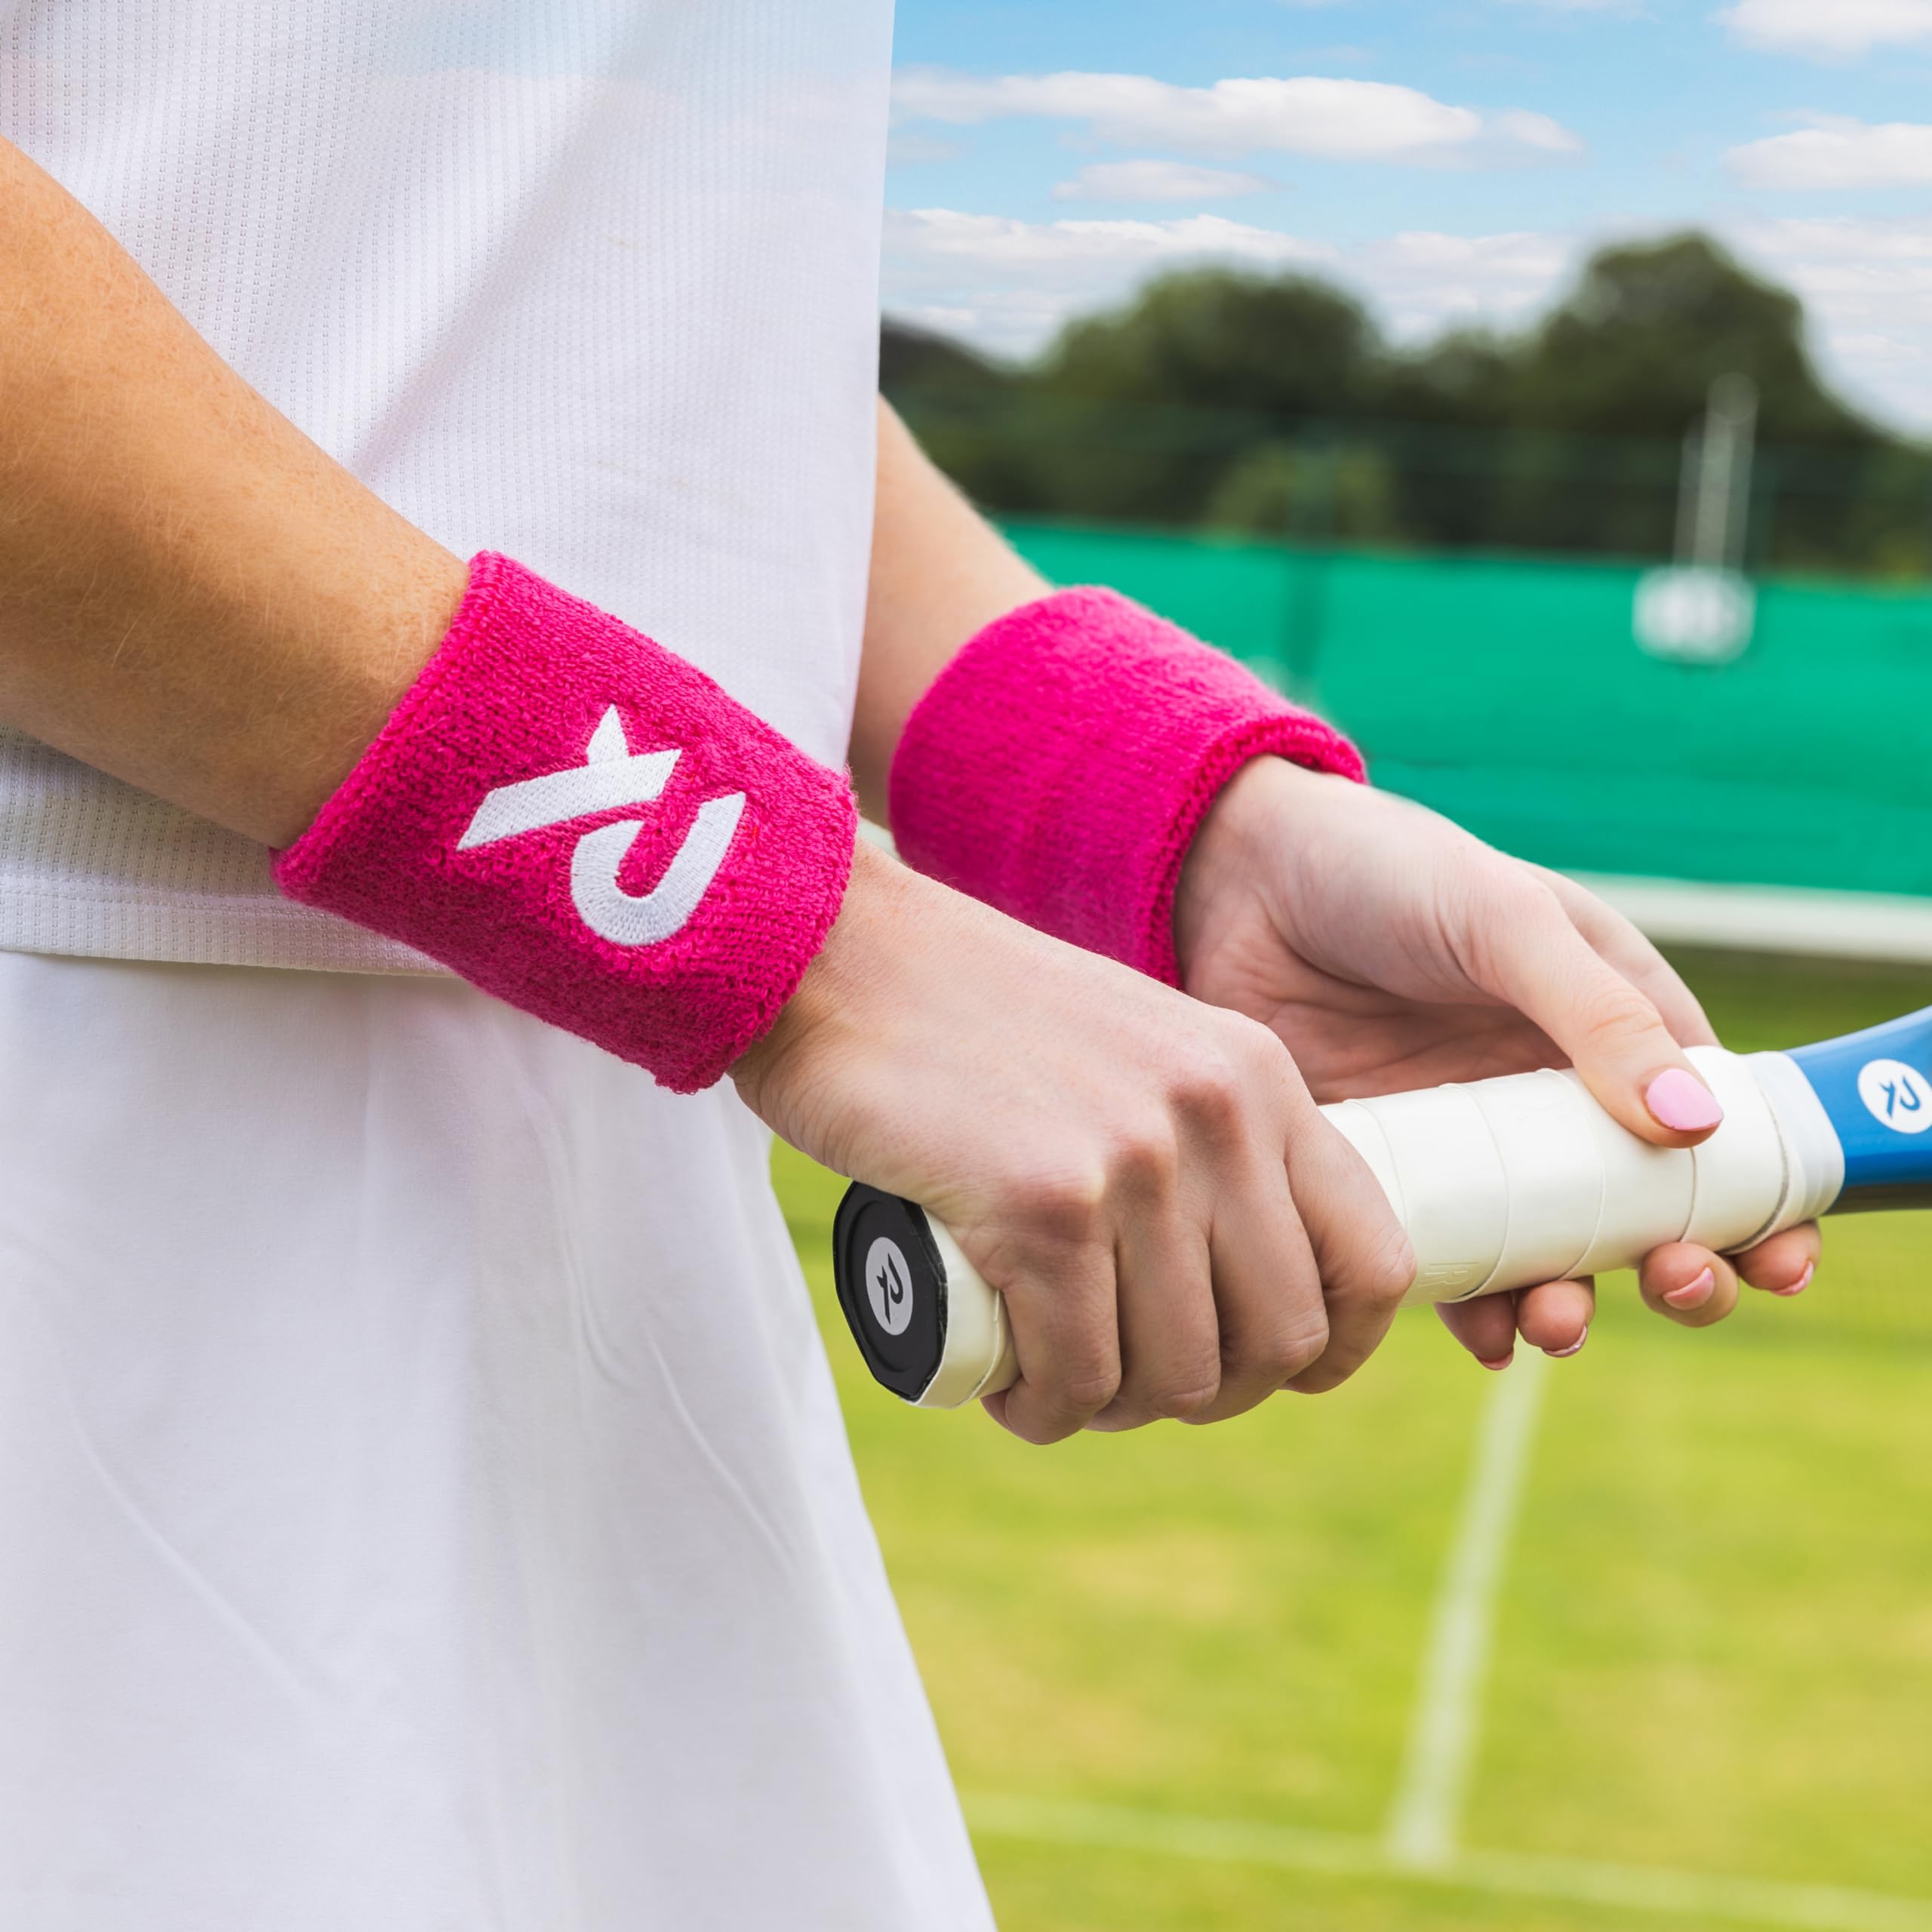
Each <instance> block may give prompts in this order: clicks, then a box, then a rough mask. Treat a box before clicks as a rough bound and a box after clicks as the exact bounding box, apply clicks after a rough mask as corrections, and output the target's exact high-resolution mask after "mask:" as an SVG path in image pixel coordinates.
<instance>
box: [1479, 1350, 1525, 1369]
mask: <svg viewBox="0 0 1932 1932" xmlns="http://www.w3.org/2000/svg"><path fill="white" fill-rule="evenodd" d="M1476 1359H1477V1361H1482V1358H1481V1356H1480V1355H1478V1356H1477V1358H1476ZM1515 1359H1516V1351H1515V1347H1514V1346H1513V1345H1512V1346H1511V1348H1510V1350H1509V1353H1508V1354H1507V1355H1498V1356H1497V1358H1495V1360H1494V1361H1483V1363H1482V1365H1483V1367H1484V1368H1487V1369H1490V1370H1491V1371H1494V1372H1495V1373H1496V1374H1501V1373H1502V1371H1503V1370H1504V1369H1506V1368H1507V1367H1509V1364H1511V1363H1512V1361H1515Z"/></svg>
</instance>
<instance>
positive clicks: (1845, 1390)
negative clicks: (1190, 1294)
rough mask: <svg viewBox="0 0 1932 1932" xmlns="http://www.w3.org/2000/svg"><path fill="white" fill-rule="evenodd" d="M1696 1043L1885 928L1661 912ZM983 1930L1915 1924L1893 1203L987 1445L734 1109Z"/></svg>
mask: <svg viewBox="0 0 1932 1932" xmlns="http://www.w3.org/2000/svg"><path fill="white" fill-rule="evenodd" d="M1680 964H1681V966H1682V967H1683V968H1684V971H1685V973H1686V975H1687V977H1689V978H1690V981H1691V983H1692V984H1693V985H1694V987H1695V988H1696V989H1697V991H1698V992H1699V993H1700V995H1702V997H1703V999H1704V1001H1705V1002H1706V1006H1707V1008H1708V1009H1709V1012H1710V1014H1711V1016H1712V1020H1713V1021H1714V1023H1715V1025H1716V1026H1717V1027H1718V1031H1719V1032H1720V1034H1721V1035H1722V1037H1723V1038H1724V1040H1725V1041H1726V1043H1727V1044H1729V1045H1730V1046H1732V1047H1734V1048H1739V1049H1740V1050H1747V1051H1748V1050H1750V1049H1752V1048H1760V1047H1768V1046H1781V1045H1790V1044H1798V1043H1799V1042H1801V1041H1805V1040H1807V1039H1811V1038H1820V1037H1823V1036H1825V1035H1829V1034H1831V1033H1835V1032H1844V1031H1847V1030H1849V1029H1851V1028H1854V1027H1857V1026H1864V1025H1868V1024H1870V1023H1873V1022H1875V1021H1877V1020H1881V1019H1885V1018H1889V1017H1891V1016H1893V1015H1894V1014H1897V1013H1900V1012H1903V1011H1908V1010H1909V1009H1910V1008H1913V1007H1915V1006H1919V1005H1923V1004H1926V1003H1927V1000H1928V998H1932V984H1928V976H1927V974H1924V972H1922V971H1921V972H1916V973H1914V972H1908V971H1903V970H1890V969H1881V968H1855V967H1841V966H1837V965H1821V964H1817V963H1807V964H1797V963H1795V962H1783V961H1764V960H1753V959H1747V958H1737V957H1732V956H1727V955H1714V954H1713V955H1684V956H1683V957H1682V958H1681V961H1680ZM777 1177H778V1181H779V1186H780V1195H781V1198H783V1201H784V1204H785V1206H786V1212H787V1214H788V1216H789V1218H790V1220H791V1223H792V1229H793V1232H794V1234H795V1237H796V1238H797V1240H798V1244H799V1247H800V1250H801V1254H803V1256H804V1260H805V1265H806V1268H807V1271H808V1275H810V1277H811V1281H812V1285H813V1288H814V1294H815V1295H816V1296H817V1298H818V1300H819V1303H820V1315H821V1318H822V1321H823V1325H824V1328H825V1332H826V1337H827V1341H828V1346H829V1349H830V1351H831V1354H832V1361H833V1364H834V1367H835V1370H836V1371H837V1374H838V1377H839V1380H840V1383H841V1386H842V1389H843V1391H844V1397H845V1401H846V1407H847V1414H848V1419H849V1423H850V1426H851V1434H852V1438H853V1442H854V1448H855V1451H856V1453H857V1457H858V1461H859V1466H860V1472H861V1474H862V1475H863V1479H864V1482H865V1487H866V1495H867V1497H868V1499H869V1503H870V1505H871V1507H872V1513H873V1516H874V1518H875V1521H876V1522H877V1524H878V1530H879V1534H880V1537H881V1540H882V1542H883V1543H884V1549H885V1554H886V1558H887V1561H888V1564H889V1565H890V1567H891V1572H892V1575H893V1578H894V1583H895V1584H896V1586H897V1589H898V1592H899V1597H900V1602H901V1604H902V1605H903V1607H904V1611H905V1614H906V1619H907V1621H908V1623H909V1626H910V1627H911V1629H912V1637H913V1641H914V1642H915V1645H916V1646H917V1648H918V1653H919V1656H920V1659H921V1663H922V1666H923V1667H924V1672H925V1676H926V1681H927V1683H928V1686H929V1687H930V1689H931V1694H932V1697H933V1700H934V1705H935V1706H936V1708H937V1712H938V1715H939V1721H940V1727H941V1729H942V1730H943V1732H944V1734H945V1737H946V1746H947V1749H948V1751H949V1754H950V1756H951V1759H952V1766H953V1770H954V1773H955V1777H957V1779H958V1783H959V1784H960V1786H961V1790H962V1792H964V1796H965V1800H966V1804H967V1807H968V1814H969V1817H971V1821H972V1823H973V1826H974V1835H975V1838H976V1839H977V1843H978V1845H979V1848H980V1855H981V1857H982V1860H983V1863H984V1866H985V1868H986V1875H987V1878H988V1881H989V1884H990V1886H991V1888H992V1894H993V1898H994V1902H995V1906H996V1908H997V1909H998V1912H999V1915H1000V1919H1001V1925H1002V1927H1004V1928H1005V1932H1233V1928H1241V1932H1249V1928H1261V1927H1267V1928H1271V1932H1272V1928H1275V1927H1291V1926H1292V1927H1311V1928H1320V1932H1450V1928H1462V1927H1481V1928H1483V1929H1484V1932H1607V1928H1609V1927H1621V1926H1626V1925H1631V1924H1641V1925H1647V1926H1651V1925H1654V1926H1656V1927H1659V1928H1660V1932H1665V1928H1669V1927H1672V1926H1681V1927H1689V1926H1703V1925H1712V1926H1718V1925H1744V1926H1752V1925H1762V1926H1797V1927H1812V1928H1816V1932H1932V1401H1928V1398H1932V1217H1924V1218H1922V1219H1918V1220H1915V1219H1912V1218H1911V1217H1904V1216H1894V1215H1885V1216H1871V1217H1858V1218H1850V1219H1847V1220H1843V1221H1840V1222H1838V1223H1835V1224H1834V1226H1832V1229H1831V1230H1830V1238H1829V1239H1828V1241H1827V1243H1826V1256H1825V1260H1824V1262H1823V1265H1822V1266H1821V1267H1820V1271H1819V1274H1818V1278H1817V1281H1816V1282H1815V1284H1814V1286H1813V1287H1811V1288H1810V1291H1807V1294H1804V1296H1802V1297H1799V1298H1798V1300H1796V1301H1795V1302H1793V1303H1783V1302H1778V1301H1775V1300H1770V1299H1769V1298H1767V1297H1761V1296H1755V1295H1752V1294H1749V1293H1748V1292H1747V1295H1746V1306H1744V1307H1743V1309H1741V1310H1740V1312H1739V1313H1738V1315H1737V1316H1736V1317H1734V1318H1733V1319H1732V1320H1731V1321H1729V1322H1727V1323H1725V1324H1722V1325H1721V1326H1720V1327H1718V1328H1716V1329H1714V1330H1712V1331H1709V1332H1706V1333H1703V1334H1688V1333H1685V1332H1684V1331H1679V1330H1677V1329H1675V1328H1674V1327H1669V1326H1667V1325H1666V1324H1665V1323H1663V1322H1662V1321H1659V1320H1657V1318H1654V1317H1653V1316H1651V1315H1648V1314H1647V1313H1646V1312H1644V1309H1642V1308H1641V1306H1640V1305H1639V1304H1638V1302H1637V1300H1636V1298H1635V1293H1634V1290H1633V1289H1632V1284H1631V1283H1630V1281H1629V1278H1627V1277H1623V1278H1620V1277H1611V1278H1608V1279H1607V1281H1605V1282H1604V1284H1603V1285H1602V1293H1601V1306H1600V1312H1599V1315H1598V1322H1597V1325H1596V1327H1595V1331H1593V1332H1592V1336H1591V1339H1590V1342H1589V1346H1588V1347H1587V1348H1586V1349H1585V1350H1584V1351H1583V1354H1582V1355H1580V1356H1579V1357H1577V1358H1576V1359H1574V1361H1567V1362H1555V1363H1549V1364H1543V1363H1542V1362H1541V1361H1540V1359H1539V1361H1537V1362H1536V1363H1534V1364H1526V1363H1525V1362H1524V1361H1523V1360H1522V1359H1521V1358H1520V1357H1519V1359H1518V1364H1517V1366H1516V1367H1515V1368H1514V1369H1512V1371H1510V1372H1509V1375H1508V1376H1506V1377H1488V1376H1485V1375H1484V1374H1482V1373H1481V1371H1479V1370H1478V1369H1477V1368H1475V1367H1474V1366H1473V1365H1472V1364H1470V1363H1469V1362H1468V1361H1466V1359H1464V1358H1462V1357H1461V1356H1460V1354H1459V1352H1457V1350H1456V1349H1454V1347H1453V1346H1452V1345H1451V1343H1450V1342H1449V1340H1448V1338H1447V1336H1446V1334H1444V1333H1442V1331H1441V1330H1440V1328H1439V1327H1438V1324H1436V1322H1435V1321H1434V1319H1433V1318H1432V1317H1431V1316H1429V1315H1428V1314H1427V1313H1426V1312H1412V1313H1409V1314H1406V1315H1404V1316H1403V1317H1402V1318H1401V1320H1400V1321H1399V1322H1398V1325H1397V1330H1396V1333H1395V1335H1394V1337H1392V1340H1391V1341H1390V1342H1389V1344H1388V1345H1387V1346H1386V1347H1385V1349H1383V1352H1381V1353H1380V1355H1378V1356H1377V1358H1375V1359H1374V1361H1372V1362H1371V1364H1369V1366H1368V1367H1367V1370H1365V1371H1364V1373H1363V1374H1361V1376H1360V1377H1358V1379H1357V1380H1356V1381H1355V1382H1354V1383H1351V1384H1350V1385H1349V1386H1348V1387H1346V1389H1343V1390H1342V1391H1341V1392H1340V1393H1339V1394H1337V1395H1330V1396H1327V1397H1324V1398H1321V1399H1320V1400H1318V1401H1300V1400H1296V1399H1292V1398H1284V1399H1281V1400H1278V1401H1275V1402H1273V1403H1272V1404H1269V1405H1268V1407H1266V1409H1265V1410H1264V1411H1261V1412H1260V1413H1258V1414H1253V1415H1250V1416H1248V1417H1244V1418H1242V1419H1241V1420H1239V1421H1237V1422H1235V1423H1229V1424H1223V1425H1222V1426H1218V1427H1216V1428H1213V1429H1204V1430H1190V1429H1182V1428H1180V1427H1177V1426H1164V1427H1161V1428H1159V1429H1152V1430H1147V1431H1143V1432H1139V1433H1137V1434H1135V1435H1128V1436H1115V1437H1091V1436H1089V1437H1083V1438H1080V1439H1078V1440H1077V1441H1074V1442H1072V1443H1069V1444H1065V1445H1063V1446H1061V1447H1058V1448H1057V1449H1054V1450H1051V1451H1044V1452H1042V1451H1034V1450H1029V1449H1027V1448H1026V1447H1023V1445H1021V1444H1017V1443H1016V1442H1014V1441H1011V1439H1009V1438H1007V1437H1005V1436H1004V1435H1002V1434H1001V1432H999V1431H998V1430H997V1429H995V1428H994V1427H993V1426H992V1425H991V1424H990V1423H987V1422H986V1420H985V1419H984V1418H983V1417H980V1416H979V1415H978V1414H977V1413H976V1412H968V1413H963V1414H957V1415H952V1416H945V1415H927V1414H915V1413H914V1412H912V1411H909V1410H905V1409H902V1408H901V1407H899V1405H898V1404H896V1403H895V1402H894V1401H893V1400H892V1399H891V1398H890V1397H889V1396H888V1395H885V1394H884V1392H882V1391H881V1390H880V1389H877V1388H876V1387H875V1386H873V1385H872V1383H870V1382H869V1380H867V1378H866V1375H865V1373H864V1371H863V1367H861V1365H860V1362H859V1360H858V1358H857V1354H856V1353H855V1352H854V1350H853V1349H852V1348H851V1344H850V1342H849V1340H848V1338H847V1337H846V1336H845V1334H844V1329H843V1326H842V1324H841V1322H840V1321H839V1318H838V1312H837V1309H836V1308H835V1306H834V1304H833V1303H832V1285H831V1269H830V1264H829V1257H830V1252H831V1249H830V1235H831V1222H832V1209H833V1207H834V1205H835V1202H836V1201H837V1198H838V1192H839V1188H840V1185H841V1184H840V1183H838V1181H837V1180H835V1178H833V1177H831V1176H829V1175H826V1174H823V1172H821V1171H819V1170H817V1169H816V1168H813V1167H812V1166H811V1164H809V1163H808V1162H807V1161H804V1160H803V1159H801V1158H800V1157H798V1155H795V1154H792V1152H790V1151H789V1149H785V1148H783V1147H780V1149H778V1150H777Z"/></svg>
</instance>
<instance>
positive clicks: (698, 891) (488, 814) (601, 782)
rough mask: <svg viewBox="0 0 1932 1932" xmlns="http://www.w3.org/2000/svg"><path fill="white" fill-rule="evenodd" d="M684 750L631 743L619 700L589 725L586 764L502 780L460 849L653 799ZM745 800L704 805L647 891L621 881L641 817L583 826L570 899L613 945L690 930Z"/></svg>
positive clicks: (655, 940) (647, 942) (652, 942)
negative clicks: (643, 748)
mask: <svg viewBox="0 0 1932 1932" xmlns="http://www.w3.org/2000/svg"><path fill="white" fill-rule="evenodd" d="M680 755H681V754H680V753H679V752H678V751H676V750H675V749H672V750H669V751H661V752H642V753H637V752H632V749H631V748H630V742H629V740H628V739H627V738H626V737H625V735H624V724H623V719H622V718H620V716H619V715H618V713H617V706H615V705H612V706H610V707H609V708H608V709H607V710H606V711H605V713H604V715H603V718H601V721H599V722H598V727H597V729H596V730H595V731H593V732H592V734H590V744H589V749H587V750H586V752H585V755H584V761H583V764H571V765H566V766H565V768H563V770H561V771H551V772H546V773H545V774H544V775H543V777H541V778H522V779H519V780H517V782H516V783H515V784H513V785H500V786H498V787H497V789H496V790H494V792H489V793H488V794H487V795H485V798H484V800H483V802H482V803H481V804H480V805H478V807H477V808H476V816H475V817H474V818H472V820H470V821H469V826H467V828H466V829H465V830H464V832H463V836H462V837H461V838H459V839H458V840H457V848H456V849H457V851H459V852H466V851H470V850H471V849H472V848H474V847H475V846H478V845H491V844H495V843H496V841H497V840H498V839H500V838H515V837H516V836H517V835H518V834H519V833H522V832H544V831H547V830H548V829H549V828H550V827H551V826H553V825H565V824H568V823H569V821H570V820H572V819H574V818H587V817H589V816H590V815H591V814H592V813H593V812H604V811H611V810H612V809H614V808H616V807H618V806H622V805H646V804H651V802H652V801H654V799H656V798H657V795H659V793H660V792H662V791H663V789H664V787H665V786H666V785H667V784H669V783H670V779H671V774H672V771H674V770H675V768H676V767H677V763H678V758H679V756H680ZM744 809H745V795H744V794H743V792H731V793H728V795H726V796H724V797H723V798H711V799H708V800H707V801H706V802H705V803H704V804H702V805H700V807H699V808H698V811H697V817H696V818H695V820H693V822H692V824H691V829H690V831H689V832H687V833H686V834H685V841H684V843H683V844H681V845H680V846H679V847H678V850H677V852H676V854H675V855H674V856H673V857H672V860H671V863H670V864H669V865H668V866H666V868H665V869H664V875H663V878H660V880H659V881H657V884H656V885H654V886H653V887H652V888H651V890H650V891H648V892H644V893H635V892H626V891H625V890H624V888H623V886H621V885H620V884H619V883H618V882H617V881H618V875H619V873H620V872H622V870H623V864H624V860H625V859H626V857H628V856H629V853H630V849H631V848H632V846H633V845H634V844H636V843H637V841H638V835H639V834H640V833H641V832H642V831H643V829H644V826H643V824H642V822H641V820H634V819H619V820H616V821H615V822H614V823H611V824H609V825H605V826H599V827H598V829H596V830H595V832H586V833H585V834H584V835H583V837H582V838H580V839H579V840H578V841H577V844H576V846H575V847H574V849H573V850H572V851H571V904H572V905H573V906H575V907H576V908H577V912H578V915H579V916H580V918H582V919H583V923H584V924H586V926H588V927H589V928H590V930H591V931H592V932H594V933H595V934H596V935H597V937H598V938H599V939H605V940H609V941H610V942H611V944H612V945H613V946H656V945H657V944H659V943H661V942H662V941H663V940H667V939H669V938H670V937H672V935H673V934H676V933H679V932H681V931H683V930H684V928H685V923H686V922H687V921H688V920H689V919H690V918H691V915H692V914H693V913H694V912H696V911H697V908H698V903H699V901H700V900H702V899H703V897H704V895H705V894H706V893H707V892H708V891H709V890H710V889H711V882H712V880H713V879H714V878H716V877H717V876H718V867H719V866H721V865H722V864H723V863H724V857H725V854H727V853H728V852H729V851H731V839H732V836H733V835H734V833H735V832H737V829H738V821H739V820H740V818H741V817H743V814H744Z"/></svg>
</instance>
